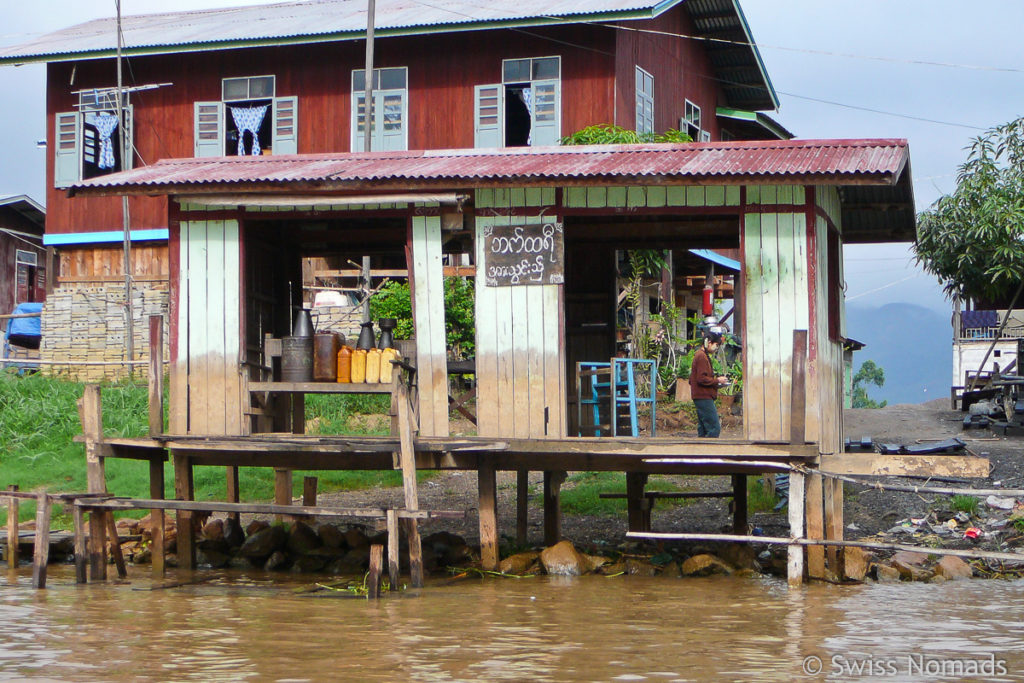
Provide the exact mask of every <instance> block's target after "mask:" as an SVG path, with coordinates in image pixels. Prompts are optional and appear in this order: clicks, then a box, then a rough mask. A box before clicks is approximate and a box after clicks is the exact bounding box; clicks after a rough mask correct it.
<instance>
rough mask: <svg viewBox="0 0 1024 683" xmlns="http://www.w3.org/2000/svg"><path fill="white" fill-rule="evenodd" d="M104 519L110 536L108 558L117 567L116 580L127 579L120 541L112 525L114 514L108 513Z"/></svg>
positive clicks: (115, 528)
mask: <svg viewBox="0 0 1024 683" xmlns="http://www.w3.org/2000/svg"><path fill="white" fill-rule="evenodd" d="M104 517H106V520H107V533H108V534H110V539H109V540H110V556H111V557H113V558H114V566H115V567H117V578H119V579H125V578H128V568H127V567H125V565H124V554H123V553H122V552H121V539H120V538H119V536H118V533H117V525H116V524H115V523H114V514H113V513H112V512H108V513H107V514H106V515H104Z"/></svg>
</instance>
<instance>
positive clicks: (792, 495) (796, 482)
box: [786, 471, 804, 587]
mask: <svg viewBox="0 0 1024 683" xmlns="http://www.w3.org/2000/svg"><path fill="white" fill-rule="evenodd" d="M789 535H790V537H792V538H803V537H804V475H803V474H802V473H801V472H796V471H792V472H790V473H789ZM788 553H789V561H788V562H787V563H786V576H787V578H788V579H789V585H790V586H791V587H794V586H799V585H800V584H801V583H803V580H804V549H803V547H802V546H799V545H791V546H789V550H788Z"/></svg>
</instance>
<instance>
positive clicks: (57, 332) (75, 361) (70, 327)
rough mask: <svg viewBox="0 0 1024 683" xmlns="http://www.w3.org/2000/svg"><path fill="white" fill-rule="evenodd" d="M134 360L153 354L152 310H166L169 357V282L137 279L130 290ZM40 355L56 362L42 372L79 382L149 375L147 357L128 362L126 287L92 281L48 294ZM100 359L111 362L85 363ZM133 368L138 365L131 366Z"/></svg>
mask: <svg viewBox="0 0 1024 683" xmlns="http://www.w3.org/2000/svg"><path fill="white" fill-rule="evenodd" d="M132 309H133V310H132V313H133V315H132V317H133V320H134V334H133V338H134V340H135V360H137V361H147V362H148V360H149V316H151V315H162V316H164V358H167V357H168V356H167V339H168V334H167V330H168V313H167V312H168V291H167V284H166V283H162V282H161V283H150V282H146V283H136V284H135V287H134V288H133V290H132ZM41 322H42V333H43V340H42V346H41V347H40V358H41V359H42V360H44V361H48V362H52V363H55V364H48V365H46V366H43V371H44V372H49V373H52V374H55V375H60V376H63V377H67V378H68V379H73V380H77V381H80V382H97V381H109V380H117V379H121V378H124V377H128V376H129V374H131V373H133V372H134V375H135V377H138V378H140V379H141V378H145V377H146V376H147V374H148V372H149V367H148V365H147V364H146V363H137V364H134V365H132V366H129V365H127V364H124V361H125V360H126V357H125V354H126V353H127V349H126V348H125V330H126V323H125V306H124V287H123V286H121V285H94V286H71V287H59V288H57V289H55V290H54V291H53V293H51V294H50V295H49V296H47V298H46V303H45V305H44V306H43V315H42V321H41ZM96 361H102V362H107V363H111V364H109V365H84V364H83V363H85V362H96ZM133 368H134V370H133Z"/></svg>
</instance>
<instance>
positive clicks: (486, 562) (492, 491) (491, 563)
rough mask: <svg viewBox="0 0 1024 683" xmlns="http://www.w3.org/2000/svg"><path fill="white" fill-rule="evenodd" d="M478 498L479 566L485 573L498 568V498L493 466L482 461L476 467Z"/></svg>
mask: <svg viewBox="0 0 1024 683" xmlns="http://www.w3.org/2000/svg"><path fill="white" fill-rule="evenodd" d="M477 467H478V469H477V482H478V487H477V488H478V493H479V497H480V565H481V566H482V567H483V568H484V570H485V571H495V570H496V569H497V568H498V497H497V491H498V488H497V478H496V476H495V471H494V465H492V464H491V463H490V462H487V461H485V460H483V459H481V460H480V462H479V464H478V465H477Z"/></svg>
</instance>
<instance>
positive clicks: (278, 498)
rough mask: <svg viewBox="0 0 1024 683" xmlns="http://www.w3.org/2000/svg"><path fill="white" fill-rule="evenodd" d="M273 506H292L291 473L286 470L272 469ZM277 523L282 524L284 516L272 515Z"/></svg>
mask: <svg viewBox="0 0 1024 683" xmlns="http://www.w3.org/2000/svg"><path fill="white" fill-rule="evenodd" d="M274 504H275V505H291V504H292V471H291V470H290V469H286V468H274ZM274 518H275V519H276V520H277V521H278V522H283V521H284V518H285V516H284V515H274Z"/></svg>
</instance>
